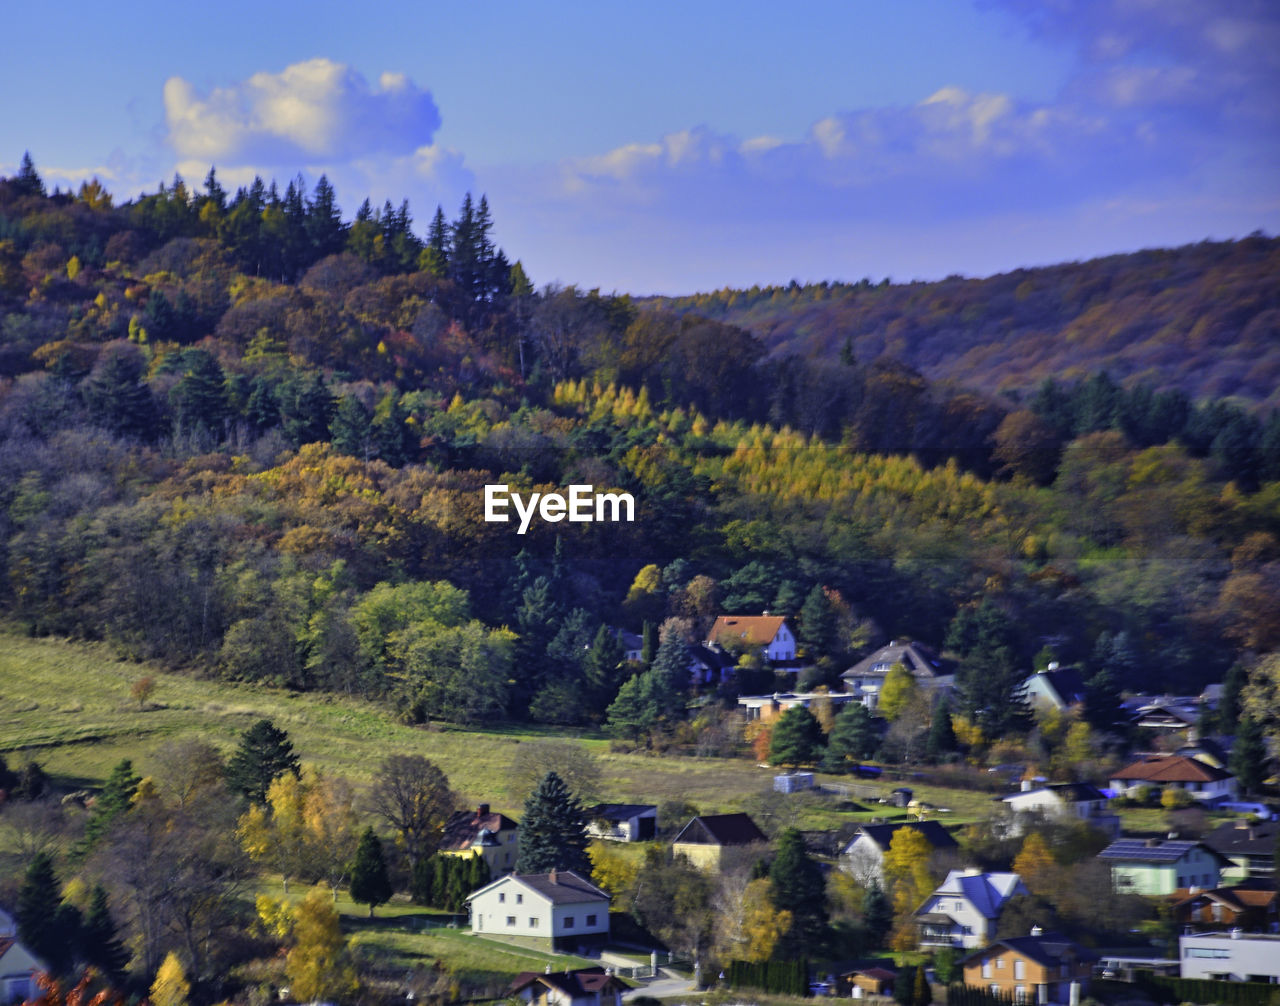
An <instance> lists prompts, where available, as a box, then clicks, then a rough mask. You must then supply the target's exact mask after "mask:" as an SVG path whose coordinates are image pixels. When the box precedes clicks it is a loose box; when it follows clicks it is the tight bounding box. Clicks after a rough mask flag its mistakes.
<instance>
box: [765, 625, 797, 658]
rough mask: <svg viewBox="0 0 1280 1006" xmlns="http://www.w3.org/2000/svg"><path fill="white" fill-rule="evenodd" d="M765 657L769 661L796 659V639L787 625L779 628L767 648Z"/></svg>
mask: <svg viewBox="0 0 1280 1006" xmlns="http://www.w3.org/2000/svg"><path fill="white" fill-rule="evenodd" d="M764 655H765V657H766V658H767V659H769V660H795V659H796V637H795V636H793V635H792V634H791V630H790V629H788V628H787V627H786V625H785V624H784V625H782V626H780V627H779V628H778V631H777V633H776V634H775V635H774V637H773V639H772V640H770V642H769V645H768V646H767V647H765V651H764Z"/></svg>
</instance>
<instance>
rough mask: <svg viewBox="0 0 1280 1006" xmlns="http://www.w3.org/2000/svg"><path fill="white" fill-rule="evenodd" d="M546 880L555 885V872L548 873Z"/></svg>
mask: <svg viewBox="0 0 1280 1006" xmlns="http://www.w3.org/2000/svg"><path fill="white" fill-rule="evenodd" d="M547 880H548V881H550V882H551V883H553V884H554V883H557V880H556V871H555V870H552V871H551V872H550V873H548V874H547Z"/></svg>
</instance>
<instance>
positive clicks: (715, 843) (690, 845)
mask: <svg viewBox="0 0 1280 1006" xmlns="http://www.w3.org/2000/svg"><path fill="white" fill-rule="evenodd" d="M768 842H769V839H768V838H767V837H766V836H765V833H764V832H762V831H761V830H760V829H759V828H758V827H756V823H755V822H754V821H753V820H751V818H750V817H749V816H748V815H746V814H703V815H701V816H699V817H695V818H693V819H692V820H691V821H690V822H689V823H688V824H686V825H685V826H684V827H683V828H681V829H680V834H678V835H676V837H675V841H673V842H672V843H671V851H672V852H674V853H675V854H676V855H677V856H684V858H685V859H687V860H689V862H690V863H692V864H693V865H694V866H696V867H698V868H699V869H700V870H707V871H713V870H719V869H720V867H721V865H722V864H723V863H724V861H725V858H726V856H727V855H728V854H729V853H731V852H733V851H735V850H736V851H743V852H744V853H745V854H746V855H750V854H751V853H752V852H754V851H756V850H759V851H760V852H763V851H764V848H765V846H766V845H767V844H768Z"/></svg>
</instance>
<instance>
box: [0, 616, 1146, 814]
mask: <svg viewBox="0 0 1280 1006" xmlns="http://www.w3.org/2000/svg"><path fill="white" fill-rule="evenodd" d="M147 675H150V676H151V677H153V678H154V679H155V681H156V688H155V691H154V693H153V695H152V696H151V698H150V699H149V701H148V703H147V704H146V706H145V708H139V705H138V703H137V702H136V701H135V700H134V699H133V698H132V697H131V694H130V691H131V688H132V686H133V685H134V683H135V682H137V681H138V679H139V678H142V677H144V676H147ZM264 716H265V717H268V718H270V719H271V720H272V721H274V722H275V723H276V725H278V726H280V727H282V728H284V729H285V730H287V731H288V733H289V736H290V737H291V738H292V740H293V744H294V748H295V750H296V751H297V752H298V754H299V756H300V757H301V758H302V760H303V761H304V762H311V763H314V764H316V765H318V766H320V767H321V768H323V769H325V770H327V771H331V772H336V773H340V774H343V775H346V776H348V777H350V778H352V779H355V780H366V779H368V778H369V777H370V775H371V774H372V772H373V771H374V770H375V769H376V767H377V765H378V764H379V763H380V762H381V760H382V759H383V758H384V757H385V756H387V755H389V754H397V753H403V754H421V755H424V756H425V757H427V758H430V759H431V760H432V761H434V762H436V763H437V764H438V765H439V766H440V767H441V768H442V769H443V770H444V771H445V773H446V774H447V775H448V776H449V779H450V782H451V783H452V784H453V786H454V788H455V789H456V790H458V792H459V793H460V794H462V795H463V797H464V798H465V799H467V800H468V801H471V802H487V803H490V804H492V805H493V806H494V808H495V809H499V810H503V811H506V812H508V813H512V814H517V815H518V814H519V812H520V808H521V805H522V803H523V800H524V796H525V794H524V792H514V791H513V790H514V787H513V786H512V784H511V782H510V773H509V766H510V765H511V762H512V759H513V757H514V755H515V752H516V750H517V747H518V745H520V744H522V743H527V742H529V741H532V740H536V739H538V738H540V737H547V736H553V735H554V736H559V735H558V734H556V733H555V731H553V730H550V729H547V728H540V727H537V726H532V725H504V726H499V727H491V728H486V729H462V728H455V727H449V726H441V725H438V724H437V725H433V726H431V727H430V728H426V727H414V726H407V725H405V724H402V723H400V722H398V721H397V720H396V718H395V717H394V715H393V714H392V713H391V712H390V711H389V710H388V709H387V708H386V707H384V706H380V705H377V704H374V703H370V702H366V701H363V700H360V699H353V698H347V697H337V696H326V695H318V694H299V693H295V692H288V691H284V690H280V689H271V688H264V687H258V686H254V685H246V684H234V683H229V682H223V681H215V680H209V679H203V678H199V677H196V676H194V675H190V674H175V673H165V672H162V671H158V670H156V669H154V668H153V667H150V666H147V665H143V664H137V663H130V662H127V661H121V660H119V659H117V658H115V657H114V656H113V655H112V653H111V652H110V650H109V649H108V648H107V647H106V646H102V645H94V644H85V643H78V642H69V641H66V640H58V639H30V638H27V637H26V636H22V635H18V634H14V633H11V632H10V633H0V753H3V754H4V755H5V757H6V758H7V760H8V761H9V763H10V764H11V765H16V764H17V763H19V762H20V761H21V760H22V759H23V757H24V756H30V757H32V758H35V759H36V760H38V761H39V762H40V763H41V764H42V765H43V766H44V767H45V769H46V770H47V771H49V772H50V773H52V774H53V775H55V776H57V777H59V778H60V781H61V782H63V783H64V784H67V785H71V786H93V785H96V784H97V783H99V782H101V781H102V780H103V779H104V778H105V777H106V775H107V773H108V772H109V771H110V769H111V766H112V765H114V764H115V763H116V762H118V761H119V760H120V759H121V758H125V757H128V758H132V759H133V760H134V764H135V767H136V768H137V769H138V770H139V771H141V772H143V773H145V772H147V771H148V768H149V766H150V765H151V764H152V756H153V752H154V751H155V750H156V749H157V748H158V747H159V746H160V745H161V744H162V743H163V742H165V741H166V740H169V739H172V738H176V737H187V736H195V737H200V738H203V739H205V740H208V741H210V742H212V743H213V744H215V745H217V746H218V747H219V748H221V749H222V750H223V751H225V752H230V751H231V750H232V749H233V748H234V746H235V744H236V742H237V740H238V738H239V735H240V734H241V732H242V731H244V730H245V728H247V727H248V726H249V725H250V724H251V723H253V722H254V721H255V720H256V719H259V718H261V717H264ZM576 742H577V743H579V744H581V745H583V746H584V747H586V748H587V749H589V750H590V751H591V752H592V753H593V754H594V755H595V756H596V757H597V759H598V761H599V764H600V767H601V771H602V791H603V793H602V796H603V798H604V799H611V800H618V801H626V802H647V803H662V802H664V801H667V800H682V801H687V802H689V803H692V804H693V805H694V806H696V807H698V808H699V809H700V810H702V811H703V812H712V813H713V812H720V811H730V810H744V809H745V810H748V811H750V812H752V813H753V814H758V815H761V817H762V819H763V820H762V823H765V824H770V823H772V824H774V825H780V824H794V825H796V826H798V827H803V828H834V827H837V826H839V825H840V824H841V823H843V822H846V821H850V820H856V821H865V820H868V819H869V818H871V817H873V816H877V817H886V816H896V815H899V814H901V813H903V812H901V811H897V810H894V809H892V808H889V807H885V806H880V805H877V804H874V803H868V802H867V801H866V800H864V799H860V800H859V801H858V802H859V803H860V804H862V805H863V806H865V807H866V808H867V810H866V811H865V812H863V813H856V814H851V813H849V812H846V811H843V810H840V809H839V807H840V805H841V802H842V801H838V800H834V799H830V798H827V799H822V798H818V797H815V796H813V795H811V794H800V795H796V796H790V797H781V796H777V795H774V794H772V793H771V792H770V790H771V784H772V776H773V773H772V772H771V771H770V770H768V769H763V768H760V767H758V766H757V765H755V764H753V763H752V762H750V761H747V760H745V759H720V758H705V759H704V758H691V757H680V756H674V755H662V756H651V755H650V756H647V755H643V754H624V753H618V752H614V751H610V749H609V743H608V741H607V740H606V739H604V738H603V737H601V736H599V735H585V736H580V737H578V738H577V741H576ZM842 781H847V780H842ZM895 785H898V783H895V782H879V783H876V784H874V786H875V788H876V789H878V790H879V791H881V792H883V793H887V792H888V791H889V790H890V789H892V788H893V787H894V786H895ZM906 785H909V786H910V787H911V788H912V789H913V791H914V793H915V795H916V797H917V798H918V799H921V800H924V801H926V802H928V803H930V804H933V805H934V806H936V807H939V808H947V812H945V813H938V814H936V815H935V816H936V818H937V819H938V820H940V821H941V822H943V823H944V824H947V825H960V824H964V823H967V822H970V821H976V820H981V819H983V818H985V817H987V816H989V815H990V813H991V810H992V807H993V803H992V796H991V794H989V793H979V792H975V791H971V790H962V789H951V788H944V787H939V786H931V785H927V784H920V783H917V782H908V783H907V784H906ZM1122 815H1123V817H1124V821H1125V828H1126V830H1148V831H1159V830H1161V829H1163V828H1164V827H1165V825H1164V812H1163V811H1160V810H1141V809H1138V810H1126V811H1123V812H1122Z"/></svg>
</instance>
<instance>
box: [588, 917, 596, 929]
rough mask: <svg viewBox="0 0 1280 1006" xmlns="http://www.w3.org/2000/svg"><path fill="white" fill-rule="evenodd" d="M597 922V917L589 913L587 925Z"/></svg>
mask: <svg viewBox="0 0 1280 1006" xmlns="http://www.w3.org/2000/svg"><path fill="white" fill-rule="evenodd" d="M595 924H596V917H595V916H594V915H588V916H587V925H589V926H594V925H595Z"/></svg>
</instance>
